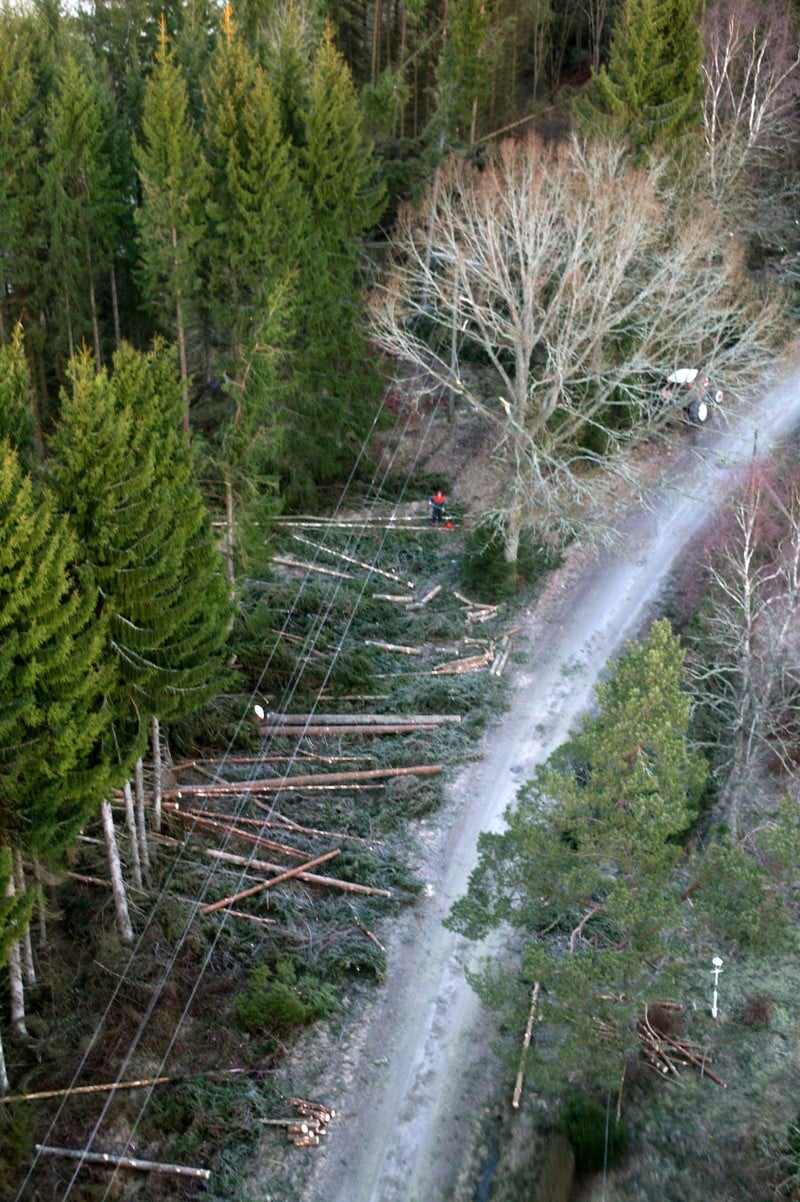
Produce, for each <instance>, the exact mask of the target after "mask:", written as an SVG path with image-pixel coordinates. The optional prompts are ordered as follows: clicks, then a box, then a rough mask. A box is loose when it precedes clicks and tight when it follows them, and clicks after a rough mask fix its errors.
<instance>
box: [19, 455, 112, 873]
mask: <svg viewBox="0 0 800 1202" xmlns="http://www.w3.org/2000/svg"><path fill="white" fill-rule="evenodd" d="M77 558H78V546H77V540H76V538H75V535H74V533H73V531H72V530H71V528H70V527H69V525H68V524H67V522H66V521H65V519H63V518H58V517H57V516H56V514H55V510H54V505H53V501H52V499H51V498H50V496H49V494H48V493H47V492H46V491H45V492H43V493H40V494H39V495H34V491H33V485H32V483H31V481H30V479H29V478H28V477H26V476H25V475H24V474H23V471H22V468H21V466H20V464H19V460H18V458H17V456H16V454H15V452H14V451H13V450H12V449H11V447H10V445H9V444H8V442H0V694H1V695H2V697H3V704H2V706H0V845H5V846H8V847H12V848H19V849H21V850H23V851H26V852H35V853H37V854H41V855H57V854H58V853H59V852H61V851H63V850H64V849H65V848H66V847H67V846H68V845H69V843H70V842H71V840H72V837H73V836H74V834H75V831H76V830H77V829H78V827H80V826H81V824H82V823H83V822H85V821H86V819H87V818H88V817H89V816H90V815H91V813H92V812H93V810H94V809H96V807H97V806H98V805H99V802H100V799H101V798H102V796H103V793H104V791H105V790H106V789H107V787H108V784H109V779H110V776H109V767H108V748H107V746H105V744H104V740H105V736H106V733H107V729H108V722H109V713H108V711H107V709H106V708H105V706H104V704H103V703H104V698H105V694H106V689H107V687H108V678H107V674H106V673H105V671H104V670H103V669H102V667H101V663H102V654H103V649H104V646H105V637H104V635H105V628H104V625H103V621H102V618H100V619H98V616H97V613H96V594H95V593H94V590H93V589H92V588H91V586H90V587H88V588H86V589H79V588H78V587H76V583H77V582H76V580H75V576H74V565H75V562H76V560H77Z"/></svg>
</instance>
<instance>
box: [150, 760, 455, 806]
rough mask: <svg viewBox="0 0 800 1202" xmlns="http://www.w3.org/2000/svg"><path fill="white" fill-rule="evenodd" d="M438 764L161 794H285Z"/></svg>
mask: <svg viewBox="0 0 800 1202" xmlns="http://www.w3.org/2000/svg"><path fill="white" fill-rule="evenodd" d="M441 771H442V766H441V764H418V765H416V766H414V767H410V768H367V769H364V770H362V771H354V772H320V773H317V774H316V775H314V776H308V775H302V776H301V775H298V776H284V777H269V778H268V779H266V780H250V781H226V782H223V783H221V784H219V785H211V786H209V785H181V786H179V787H178V788H177V789H170V790H169V791H168V792H165V793H164V798H165V799H166V798H170V799H180V798H181V797H183V796H188V797H191V796H192V795H193V794H195V793H202V794H209V793H213V794H215V795H223V794H226V793H234V794H235V793H285V792H287V791H288V790H291V789H303V788H305V787H306V786H312V787H313V786H315V785H316V786H319V785H334V784H335V785H339V784H357V783H359V782H364V781H368V780H380V779H381V778H383V777H393V776H435V775H436V774H437V773H438V772H441Z"/></svg>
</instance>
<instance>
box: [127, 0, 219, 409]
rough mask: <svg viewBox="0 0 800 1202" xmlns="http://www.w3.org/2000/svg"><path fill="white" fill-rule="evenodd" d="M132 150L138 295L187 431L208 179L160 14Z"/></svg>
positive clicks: (179, 74)
mask: <svg viewBox="0 0 800 1202" xmlns="http://www.w3.org/2000/svg"><path fill="white" fill-rule="evenodd" d="M135 154H136V161H137V164H138V167H139V178H140V180H141V185H142V204H141V206H140V207H139V209H138V210H137V213H136V224H137V227H138V231H139V237H140V240H141V254H142V275H143V278H144V282H145V288H144V293H145V297H146V298H147V300H148V302H149V304H150V306H151V308H152V309H153V310H154V312H155V313H156V314H157V315H158V318H159V321H160V325H161V328H162V329H163V331H164V332H165V333H166V334H167V335H168V336H170V337H173V338H175V340H176V341H177V345H178V361H179V365H180V373H181V381H182V385H183V424H184V428H185V429H188V428H189V349H188V343H189V341H190V336H191V331H192V328H193V326H196V323H197V318H198V297H199V293H200V285H201V279H202V263H201V253H200V252H201V248H202V243H203V238H204V236H205V232H206V221H205V216H204V203H205V200H206V197H207V195H208V178H207V171H206V166H205V161H204V159H203V157H202V154H201V151H200V139H199V137H198V135H197V133H196V132H195V131H194V129H193V127H192V125H191V123H190V121H189V114H188V99H187V95H186V88H185V85H184V82H183V78H182V75H181V72H180V70H179V68H178V67H177V66H176V64H175V61H174V59H173V56H172V53H171V51H170V49H169V47H168V45H167V38H166V29H165V25H164V22H163V18H162V25H161V36H160V39H159V45H158V51H157V53H156V61H155V66H154V69H153V73H152V75H151V76H150V78H149V80H148V82H147V85H146V89H145V96H144V114H143V119H142V140H141V142H138V143H137V144H136V146H135Z"/></svg>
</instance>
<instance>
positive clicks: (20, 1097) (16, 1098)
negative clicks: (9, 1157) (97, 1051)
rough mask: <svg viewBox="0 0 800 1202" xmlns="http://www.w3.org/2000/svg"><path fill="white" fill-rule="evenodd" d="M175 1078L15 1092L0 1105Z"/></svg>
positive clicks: (0, 1100)
mask: <svg viewBox="0 0 800 1202" xmlns="http://www.w3.org/2000/svg"><path fill="white" fill-rule="evenodd" d="M175 1080H176V1078H175V1077H144V1078H142V1080H141V1081H111V1082H109V1083H108V1084H104V1085H70V1086H68V1088H67V1089H40V1090H38V1091H37V1092H36V1093H15V1094H12V1095H11V1096H10V1097H5V1098H0V1106H2V1105H3V1104H4V1103H5V1102H40V1101H44V1100H45V1099H46V1098H66V1097H67V1096H69V1097H72V1095H73V1094H79V1093H112V1092H113V1091H115V1090H119V1089H144V1088H148V1089H149V1088H150V1086H151V1085H167V1084H168V1083H169V1082H171V1081H175Z"/></svg>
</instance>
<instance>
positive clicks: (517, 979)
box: [447, 620, 797, 1089]
mask: <svg viewBox="0 0 800 1202" xmlns="http://www.w3.org/2000/svg"><path fill="white" fill-rule="evenodd" d="M683 659H684V653H683V650H682V648H681V646H680V643H679V640H678V639H677V637H676V636H675V635H674V634H673V633H672V630H671V629H670V625H669V623H668V622H667V621H665V620H660V621H657V622H654V623H653V625H652V627H651V629H650V632H649V634H648V635H647V637H646V638H645V639H644V640H643V641H642V642H641V643H628V644H627V646H626V650H625V653H624V654H623V656H622V657H621V658H620V659H619V660H618V661H617V662H616V663H615V664H613V665H612V666H611V668H610V672H609V675H608V678H607V680H606V681H605V682H604V683H603V684H601V685H599V686H598V688H597V702H598V708H597V713H596V714H595V715H593V716H591V717H588V718H586V719H585V720H584V721H583V723H582V725H581V727H580V729H579V730H577V731H576V732H575V733H573V734H572V735H571V736H570V738H569V740H568V741H567V742H566V743H565V744H564V745H562V746H561V747H560V748H558V750H557V751H555V752H554V753H553V755H551V757H550V758H549V759H548V760H547V762H546V763H545V764H543V765H541V766H540V767H539V768H538V769H537V771H536V773H535V775H534V777H533V779H532V780H531V781H530V782H529V783H528V784H526V785H524V786H523V788H522V789H521V790H520V792H519V795H518V802H517V804H516V805H515V806H512V807H511V808H510V809H509V811H508V812H507V814H506V821H507V828H506V829H505V830H504V831H503V832H502V833H500V834H495V833H483V834H482V835H481V836H480V838H479V843H478V849H479V854H478V864H477V867H476V868H475V870H474V871H473V873H472V875H471V877H470V881H469V887H468V890H467V893H466V895H465V896H464V897H462V898H460V899H459V900H458V901H457V902H456V903H455V905H454V906H453V908H452V910H451V914H450V917H449V919H448V920H447V925H448V926H449V927H450V928H451V929H453V930H456V931H458V932H459V933H461V934H463V935H466V936H467V937H468V938H471V939H483V938H484V937H485V936H486V935H487V934H488V933H489V932H490V931H493V930H495V929H496V928H499V927H506V928H508V927H510V928H511V929H512V930H513V931H515V932H518V934H519V937H520V938H521V940H522V947H521V953H520V954H521V971H519V970H515V969H513V968H505V967H499V966H498V965H497V964H494V963H492V962H491V961H490V960H489V961H486V962H485V963H484V965H483V967H482V968H481V969H480V970H479V971H477V972H476V973H475V974H473V975H472V983H473V985H474V986H475V988H476V989H477V991H478V993H479V995H480V996H481V998H482V999H483V1000H484V1001H485V1002H486V1003H487V1004H488V1005H490V1006H491V1007H492V1008H495V1009H500V1010H502V1011H504V1012H505V1013H506V1014H508V1015H510V1016H513V1019H512V1021H511V1022H510V1023H509V1029H513V1030H522V1029H523V1027H524V1025H525V1015H526V1013H527V1010H528V999H529V993H530V986H531V984H532V983H533V982H534V981H538V982H540V983H541V991H540V993H539V997H538V1003H539V1009H538V1014H539V1016H540V1017H541V1019H542V1022H543V1027H544V1030H545V1032H546V1035H545V1038H544V1039H542V1041H541V1043H540V1050H539V1053H538V1068H537V1075H538V1078H539V1080H544V1079H545V1074H547V1073H548V1072H552V1073H553V1074H554V1078H555V1080H556V1081H557V1082H559V1083H561V1082H563V1081H564V1080H565V1079H566V1078H569V1079H571V1080H574V1079H576V1078H577V1079H579V1080H581V1082H582V1083H584V1084H588V1085H593V1086H600V1087H602V1088H617V1089H619V1088H621V1082H622V1081H623V1080H624V1077H625V1072H626V1063H627V1060H628V1058H629V1056H631V1054H635V1053H637V1052H638V1050H639V1035H638V1031H637V1027H638V1024H639V1021H640V1019H641V1018H642V1016H643V1015H644V1010H645V1006H646V1005H648V1004H651V1003H657V1002H659V1001H667V1000H669V999H670V998H672V997H673V996H674V994H675V991H676V990H678V989H679V987H680V982H681V979H682V974H683V971H684V969H685V966H686V961H687V951H688V949H689V948H690V947H691V940H692V938H693V937H694V938H697V936H698V934H699V935H700V936H701V937H702V938H706V937H707V936H708V930H709V928H707V927H706V926H705V925H704V923H705V922H706V921H708V922H712V921H713V924H714V926H713V929H714V932H715V936H714V937H715V939H722V938H724V937H725V934H726V933H732V935H733V937H734V938H736V939H738V940H739V941H740V943H744V942H746V941H749V942H750V945H751V946H761V947H763V946H766V944H767V943H768V942H769V941H770V940H772V939H775V940H777V939H779V938H780V937H781V935H783V934H785V931H786V929H787V928H788V917H787V911H786V910H785V898H786V891H785V886H786V884H787V883H788V882H790V881H791V880H792V878H793V875H794V868H793V867H792V863H791V859H790V855H791V850H792V849H794V850H796V847H797V821H796V818H795V817H794V816H793V815H791V814H790V813H789V811H788V810H786V811H785V812H784V813H783V814H782V815H781V816H780V821H776V822H775V823H773V824H771V825H770V830H769V831H768V832H762V835H759V836H757V837H756V838H755V840H754V843H753V846H752V847H750V846H748V847H742V846H737V847H733V848H726V847H719V848H716V847H710V848H709V849H708V850H705V851H703V852H702V853H700V854H698V855H697V856H695V857H694V858H692V855H691V853H689V852H687V851H686V850H685V848H684V844H685V843H686V842H687V840H688V838H689V835H690V834H691V831H692V828H693V826H694V824H695V822H696V820H697V817H698V813H699V806H700V801H701V796H702V792H703V789H704V784H705V781H706V774H707V766H706V764H705V761H704V759H703V758H702V756H701V755H700V754H699V753H698V752H697V751H696V750H695V749H694V748H693V745H692V740H691V728H690V715H691V698H690V696H689V694H688V693H687V692H686V691H685V684H686V670H685V667H684V662H683ZM762 837H763V840H764V841H763V843H761V842H759V840H760V839H761V838H762ZM762 853H764V854H763V859H762V858H760V857H761V854H762ZM778 861H780V863H781V869H780V873H778V872H777V870H776V866H777V864H778ZM765 866H766V870H765ZM770 872H771V874H772V875H770ZM781 873H782V880H783V886H784V892H783V893H782V892H781V887H780V884H779V880H778V877H779V876H780V874H781ZM690 896H691V897H692V900H693V901H694V902H697V903H698V905H697V906H696V907H695V906H690V905H689V904H688V899H689V897H690ZM729 897H735V898H736V906H735V907H733V908H732V907H730V906H729V904H728V898H729ZM693 924H694V925H693Z"/></svg>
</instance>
